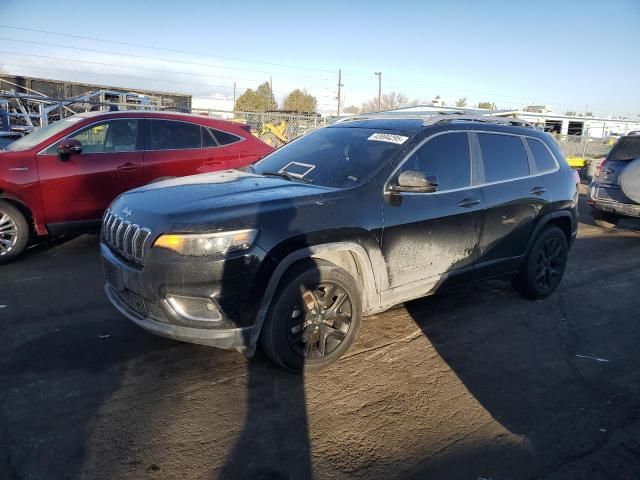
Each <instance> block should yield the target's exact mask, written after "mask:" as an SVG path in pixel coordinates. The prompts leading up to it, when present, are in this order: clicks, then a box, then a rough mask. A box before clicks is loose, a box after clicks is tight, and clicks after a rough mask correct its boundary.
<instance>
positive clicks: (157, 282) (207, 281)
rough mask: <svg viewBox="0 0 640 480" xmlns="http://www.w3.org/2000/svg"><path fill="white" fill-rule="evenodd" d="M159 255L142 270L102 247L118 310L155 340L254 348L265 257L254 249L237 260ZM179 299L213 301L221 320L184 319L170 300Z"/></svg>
mask: <svg viewBox="0 0 640 480" xmlns="http://www.w3.org/2000/svg"><path fill="white" fill-rule="evenodd" d="M152 250H155V249H152ZM157 250H160V251H151V252H149V254H148V255H147V257H146V260H145V265H144V267H140V266H137V265H134V264H132V263H130V262H129V261H127V260H125V259H123V258H122V257H120V256H118V255H117V254H115V253H114V252H113V251H112V250H111V249H110V248H109V247H108V246H107V245H105V244H101V252H102V262H103V268H104V272H105V278H106V282H105V292H106V295H107V298H108V299H109V301H110V302H111V303H112V304H113V305H114V307H115V308H116V309H117V310H118V311H119V312H120V313H122V314H123V315H124V316H126V317H127V318H128V319H129V320H131V321H132V322H134V323H135V324H136V325H139V326H140V327H142V328H144V329H145V330H148V331H150V332H151V333H155V334H156V335H160V336H163V337H168V338H172V339H174V340H179V341H184V342H190V343H198V344H202V345H210V346H214V347H218V348H241V347H250V346H251V340H250V339H251V338H252V334H253V333H254V329H255V326H254V323H255V313H256V312H257V309H258V305H259V302H260V300H261V296H260V295H258V294H257V292H260V291H262V290H263V289H262V288H260V287H259V285H258V283H257V282H258V279H259V277H260V276H259V273H260V268H261V267H262V266H263V265H264V262H263V260H264V258H265V254H264V252H263V251H262V250H261V249H259V248H258V247H253V248H252V249H251V250H249V251H247V252H244V253H243V254H240V255H236V256H235V257H233V258H218V259H208V258H206V257H198V258H195V257H190V258H189V257H182V256H179V255H177V254H174V253H173V252H169V251H164V250H162V249H157ZM175 295H183V296H190V297H196V298H205V299H209V300H210V301H211V303H212V304H213V305H215V310H216V311H217V313H219V315H218V318H217V319H215V320H196V319H194V318H193V317H190V316H188V315H187V316H185V315H184V314H183V313H184V312H180V311H179V310H177V309H175V308H172V305H171V303H170V302H169V301H168V298H169V297H170V296H175Z"/></svg>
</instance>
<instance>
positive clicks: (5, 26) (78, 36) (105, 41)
mask: <svg viewBox="0 0 640 480" xmlns="http://www.w3.org/2000/svg"><path fill="white" fill-rule="evenodd" d="M0 28H10V29H12V30H22V31H25V32H36V33H46V34H47V35H58V36H61V37H69V38H78V39H81V40H91V41H94V42H102V43H110V44H112V45H122V46H126V47H139V48H148V49H150V50H158V51H162V52H170V53H184V54H187V55H198V56H200V57H208V58H219V59H221V60H233V61H236V62H245V63H257V64H261V65H270V66H274V67H284V68H294V69H296V70H312V71H316V72H325V73H335V72H334V71H333V70H326V69H323V68H317V67H306V66H299V65H287V64H284V63H274V62H265V61H262V60H247V59H242V58H234V57H225V56H221V55H211V54H204V53H196V52H189V51H187V50H178V49H172V48H164V47H156V46H152V45H144V44H141V43H131V42H123V41H117V40H106V39H103V38H96V37H85V36H82V35H73V34H70V33H60V32H52V31H49V30H39V29H36V28H26V27H15V26H12V25H0Z"/></svg>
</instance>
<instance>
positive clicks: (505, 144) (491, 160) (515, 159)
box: [478, 133, 529, 183]
mask: <svg viewBox="0 0 640 480" xmlns="http://www.w3.org/2000/svg"><path fill="white" fill-rule="evenodd" d="M478 141H479V142H480V151H481V152H482V163H483V164H484V180H485V182H486V183H491V182H499V181H502V180H511V179H513V178H521V177H526V176H527V175H529V160H528V158H527V152H526V150H525V149H524V144H523V143H522V139H521V138H520V137H518V136H515V135H498V134H492V133H478Z"/></svg>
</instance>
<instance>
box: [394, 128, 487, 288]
mask: <svg viewBox="0 0 640 480" xmlns="http://www.w3.org/2000/svg"><path fill="white" fill-rule="evenodd" d="M409 170H414V171H420V172H423V173H425V174H426V175H427V176H429V177H430V178H432V179H434V180H435V183H437V184H438V186H437V190H436V191H435V192H432V193H416V192H389V189H388V186H387V191H386V192H385V202H384V206H383V212H384V231H383V235H382V253H383V255H384V257H385V260H386V264H387V268H388V274H389V281H390V286H391V288H396V287H400V286H408V285H410V284H414V283H415V284H416V285H419V284H420V283H422V282H425V281H427V280H428V281H429V282H431V281H435V282H438V281H439V277H440V276H441V275H443V274H445V273H448V272H454V271H458V272H459V273H462V272H463V271H464V272H467V273H468V274H469V275H468V276H469V278H471V277H472V266H473V263H474V262H475V260H476V259H477V258H478V249H477V247H478V243H479V240H480V230H481V227H482V215H483V213H482V209H483V206H484V205H483V204H484V199H483V196H482V191H481V189H480V188H479V187H478V186H474V184H476V183H477V182H476V181H475V178H476V175H475V174H474V172H475V171H476V169H475V168H474V166H473V164H472V159H471V148H470V143H469V138H468V134H467V133H466V132H446V133H444V134H440V135H436V136H434V137H432V138H431V139H429V140H427V142H426V143H424V144H423V145H422V146H420V147H419V148H418V149H417V150H415V151H414V152H413V153H412V154H411V155H410V156H409V158H408V159H407V160H406V161H405V162H404V163H403V164H402V165H401V167H400V168H399V169H398V171H397V172H396V173H395V174H394V175H393V176H392V178H391V179H390V181H389V184H394V183H393V182H396V184H397V181H398V180H397V178H398V176H399V175H400V174H401V173H402V172H404V171H409ZM434 177H435V178H434Z"/></svg>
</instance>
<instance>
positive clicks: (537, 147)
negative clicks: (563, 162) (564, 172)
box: [527, 138, 557, 173]
mask: <svg viewBox="0 0 640 480" xmlns="http://www.w3.org/2000/svg"><path fill="white" fill-rule="evenodd" d="M527 144H528V145H529V150H531V153H532V154H533V160H534V161H535V164H536V169H537V170H538V172H539V173H544V172H550V171H552V170H555V169H556V168H557V165H556V161H555V159H554V158H553V156H552V155H551V152H550V151H549V149H548V148H547V147H546V145H545V144H544V143H542V142H541V141H540V140H536V139H535V138H527Z"/></svg>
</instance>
